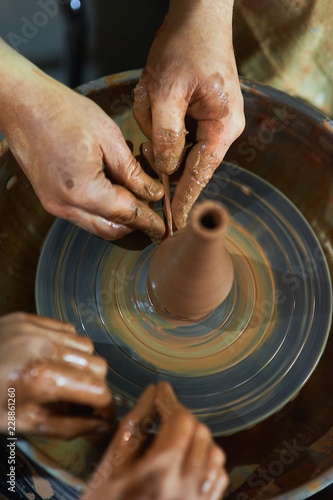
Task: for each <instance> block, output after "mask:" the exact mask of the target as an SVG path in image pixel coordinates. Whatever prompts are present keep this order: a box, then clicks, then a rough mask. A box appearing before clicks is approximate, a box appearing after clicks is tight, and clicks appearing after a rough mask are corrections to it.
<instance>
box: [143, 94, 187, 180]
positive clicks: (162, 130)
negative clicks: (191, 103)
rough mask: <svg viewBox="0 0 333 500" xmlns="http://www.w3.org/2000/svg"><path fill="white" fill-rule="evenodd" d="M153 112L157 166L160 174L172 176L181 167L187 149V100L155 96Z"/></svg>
mask: <svg viewBox="0 0 333 500" xmlns="http://www.w3.org/2000/svg"><path fill="white" fill-rule="evenodd" d="M151 110H152V141H153V147H154V158H155V165H156V168H157V170H158V171H159V172H163V173H165V174H171V173H172V172H174V171H175V170H177V168H178V167H179V165H180V163H181V160H182V156H183V152H184V148H185V134H186V129H185V113H186V104H185V100H184V99H183V100H182V101H179V99H176V98H174V97H172V96H168V98H167V99H164V100H162V99H161V98H160V97H158V98H155V96H154V99H152V98H151Z"/></svg>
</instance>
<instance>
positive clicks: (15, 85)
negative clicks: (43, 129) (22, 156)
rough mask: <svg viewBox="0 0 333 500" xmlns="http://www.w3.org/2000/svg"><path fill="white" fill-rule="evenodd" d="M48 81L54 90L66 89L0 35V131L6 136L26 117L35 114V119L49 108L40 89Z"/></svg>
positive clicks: (47, 85) (46, 85) (47, 84)
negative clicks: (53, 85)
mask: <svg viewBox="0 0 333 500" xmlns="http://www.w3.org/2000/svg"><path fill="white" fill-rule="evenodd" d="M50 84H55V90H54V92H55V93H57V89H58V88H59V89H60V87H62V88H66V87H64V86H63V85H62V84H60V83H59V82H56V80H53V79H52V78H51V77H49V76H48V75H46V74H45V73H43V72H42V71H41V70H40V69H39V68H37V66H35V65H34V64H32V63H31V62H30V61H29V60H28V59H26V58H25V57H23V56H22V55H20V54H19V53H18V52H16V51H15V50H14V49H12V48H11V47H10V46H9V45H7V44H6V43H5V42H4V40H3V39H2V38H0V110H1V111H0V130H1V132H2V133H3V134H4V135H5V137H6V138H7V136H10V135H11V133H12V131H13V130H14V129H15V128H16V127H17V126H18V125H20V126H24V123H25V120H26V118H29V119H31V117H32V116H33V115H36V116H35V118H36V120H38V119H39V118H40V116H39V115H40V114H41V113H43V110H44V109H45V108H49V104H50V103H49V102H44V100H45V101H46V99H44V97H43V95H44V94H43V92H42V90H43V89H44V88H46V87H49V86H50ZM48 100H49V99H48Z"/></svg>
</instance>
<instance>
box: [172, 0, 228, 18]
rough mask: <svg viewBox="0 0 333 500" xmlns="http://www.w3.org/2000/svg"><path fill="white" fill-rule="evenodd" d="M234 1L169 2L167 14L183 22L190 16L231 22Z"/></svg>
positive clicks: (183, 0) (174, 0)
mask: <svg viewBox="0 0 333 500" xmlns="http://www.w3.org/2000/svg"><path fill="white" fill-rule="evenodd" d="M233 7H234V0H170V6H169V14H170V15H171V16H172V17H177V18H178V19H182V20H185V19H187V18H188V17H189V16H191V15H195V14H198V15H200V16H204V17H205V18H206V17H208V18H209V17H211V16H212V17H214V18H215V20H218V21H225V22H227V23H229V22H230V23H231V22H232V14H233Z"/></svg>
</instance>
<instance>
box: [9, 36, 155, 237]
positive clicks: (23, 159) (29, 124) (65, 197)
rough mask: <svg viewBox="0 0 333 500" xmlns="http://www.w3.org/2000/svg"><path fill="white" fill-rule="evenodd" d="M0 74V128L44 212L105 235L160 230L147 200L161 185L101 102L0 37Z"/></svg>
mask: <svg viewBox="0 0 333 500" xmlns="http://www.w3.org/2000/svg"><path fill="white" fill-rule="evenodd" d="M0 77H1V86H0V105H1V115H0V130H1V132H2V133H3V134H4V136H5V138H6V139H7V142H8V144H9V146H10V148H11V150H12V152H13V154H14V156H15V157H16V159H17V161H18V163H19V164H20V166H21V167H22V169H23V170H24V172H25V173H26V175H27V177H28V178H29V180H30V182H31V184H32V186H33V188H34V190H35V192H36V194H37V196H38V197H39V199H40V201H41V203H42V204H43V206H44V208H45V209H46V210H47V211H48V212H50V213H52V214H53V215H56V216H58V217H62V218H64V219H68V220H69V221H71V222H73V223H75V224H77V225H79V226H81V227H82V228H83V229H86V230H87V231H89V232H91V233H94V234H96V235H98V236H101V237H102V238H105V239H109V240H113V239H116V238H120V237H121V236H124V235H125V234H127V233H129V232H131V231H132V230H134V229H140V230H142V231H145V232H146V233H147V234H148V235H149V236H151V237H152V238H153V239H160V238H161V237H162V236H163V234H164V231H165V226H164V223H163V221H162V219H161V218H160V217H159V216H158V215H157V214H156V213H155V212H154V211H153V210H152V209H151V208H149V206H148V204H147V202H152V201H157V200H159V199H160V198H161V197H162V196H163V187H162V185H161V184H160V183H159V181H156V180H153V179H152V178H151V177H149V176H148V175H147V174H145V173H144V171H143V170H142V168H141V166H140V164H139V163H138V162H137V161H136V160H135V158H134V156H133V155H132V153H131V151H130V150H129V148H128V146H127V144H126V142H125V139H124V137H123V136H122V134H121V131H120V129H119V127H118V126H117V125H116V124H115V123H114V122H113V121H112V120H111V118H110V117H109V116H107V114H106V113H104V111H103V110H102V109H101V108H100V107H99V106H97V105H96V104H95V103H94V102H92V101H91V100H90V99H88V98H86V97H83V96H81V95H79V94H77V93H76V92H74V91H72V90H70V89H69V88H67V87H65V86H64V85H62V84H61V83H59V82H57V81H56V80H54V79H53V78H50V77H49V76H47V75H46V74H45V73H43V72H42V71H40V70H39V69H38V68H37V67H36V66H34V65H33V64H31V63H30V62H29V61H28V60H26V59H24V58H23V57H22V56H20V55H19V54H17V53H16V52H15V51H14V50H12V49H11V48H10V47H9V46H8V45H6V44H5V42H3V41H2V40H1V39H0ZM103 164H104V167H105V170H103ZM106 174H107V175H106ZM133 193H134V194H133Z"/></svg>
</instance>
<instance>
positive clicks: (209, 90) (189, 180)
mask: <svg viewBox="0 0 333 500" xmlns="http://www.w3.org/2000/svg"><path fill="white" fill-rule="evenodd" d="M233 3H234V2H233V0H222V1H221V2H215V1H214V0H206V1H198V0H171V2H170V9H169V12H168V14H167V16H166V18H165V21H164V23H163V25H162V27H161V28H160V30H159V31H158V33H157V35H156V37H155V40H154V43H153V45H152V47H151V50H150V53H149V56H148V61H147V65H146V68H145V69H144V71H143V74H142V77H141V79H140V81H139V83H138V85H137V87H136V90H135V102H134V116H135V118H136V119H137V121H138V123H139V125H140V127H141V129H142V131H143V132H144V134H145V135H146V136H147V137H148V138H149V139H150V140H151V141H152V143H153V153H154V159H155V168H156V170H157V171H159V172H163V173H167V174H171V173H172V172H174V171H175V170H177V168H178V167H179V165H180V163H181V159H182V155H183V152H184V146H185V134H186V130H185V122H184V120H185V115H186V114H188V115H189V116H191V117H192V118H194V119H195V120H197V122H198V128H197V136H196V139H197V143H196V144H195V145H194V147H193V148H192V150H191V151H190V154H189V156H188V158H187V160H186V164H185V170H184V173H183V175H182V177H181V179H180V181H179V183H178V185H177V188H176V190H175V194H174V198H173V203H172V212H173V219H174V225H175V227H176V229H180V228H182V227H183V226H184V225H185V222H186V218H187V215H188V213H189V211H190V209H191V207H192V205H193V203H194V202H195V200H196V199H197V197H198V196H199V194H200V192H201V190H202V189H203V187H204V186H205V185H206V184H207V183H208V181H209V179H210V178H211V176H212V175H213V173H214V170H215V169H216V168H217V166H218V165H219V164H220V162H221V161H222V159H223V157H224V155H225V153H226V151H227V150H228V148H229V146H230V145H231V144H232V143H233V141H234V140H235V139H236V138H237V137H238V136H239V135H240V134H241V133H242V131H243V129H244V124H245V119H244V111H243V98H242V94H241V90H240V85H239V79H238V75H237V68H236V63H235V57H234V51H233V45H232V13H233Z"/></svg>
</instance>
